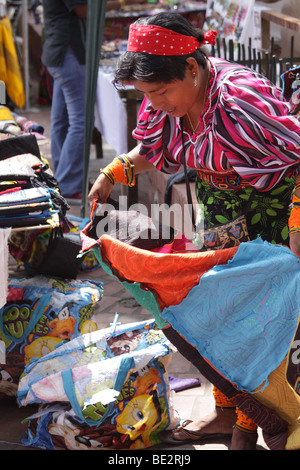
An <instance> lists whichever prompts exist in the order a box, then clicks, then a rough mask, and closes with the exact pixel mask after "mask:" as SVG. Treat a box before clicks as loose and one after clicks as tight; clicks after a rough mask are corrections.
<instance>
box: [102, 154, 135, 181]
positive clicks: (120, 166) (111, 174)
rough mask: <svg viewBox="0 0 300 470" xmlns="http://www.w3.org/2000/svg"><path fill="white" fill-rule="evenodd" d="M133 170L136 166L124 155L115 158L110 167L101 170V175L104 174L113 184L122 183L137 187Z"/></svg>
mask: <svg viewBox="0 0 300 470" xmlns="http://www.w3.org/2000/svg"><path fill="white" fill-rule="evenodd" d="M133 169H134V165H132V163H131V161H130V159H129V158H128V156H127V155H126V154H125V153H124V154H123V155H120V156H119V157H115V158H114V159H113V161H112V162H111V163H110V164H109V165H107V166H106V167H105V168H103V169H101V170H100V173H103V174H104V175H105V176H106V177H107V178H108V179H109V181H110V182H111V183H112V184H115V183H122V184H125V185H127V186H130V187H131V186H134V185H135V175H134V171H133Z"/></svg>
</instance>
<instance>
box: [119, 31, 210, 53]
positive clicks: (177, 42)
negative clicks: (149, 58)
mask: <svg viewBox="0 0 300 470" xmlns="http://www.w3.org/2000/svg"><path fill="white" fill-rule="evenodd" d="M216 35H217V32H216V31H212V30H211V31H208V32H207V33H204V34H203V36H204V40H203V41H202V42H201V43H200V42H199V41H198V39H197V38H195V37H193V36H186V35H184V34H180V33H176V32H175V31H172V30H170V29H167V28H163V27H161V26H155V25H152V24H151V25H138V24H132V25H130V27H129V36H128V44H127V51H128V52H144V53H146V54H154V55H187V54H192V53H193V52H195V51H196V50H197V49H198V48H199V47H200V46H201V45H202V44H212V45H214V44H215V38H216Z"/></svg>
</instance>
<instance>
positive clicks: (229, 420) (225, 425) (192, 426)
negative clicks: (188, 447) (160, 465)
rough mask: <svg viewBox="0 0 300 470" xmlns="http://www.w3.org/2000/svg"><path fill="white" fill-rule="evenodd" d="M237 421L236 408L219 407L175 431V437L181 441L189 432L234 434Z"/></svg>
mask: <svg viewBox="0 0 300 470" xmlns="http://www.w3.org/2000/svg"><path fill="white" fill-rule="evenodd" d="M235 422H236V413H235V408H219V407H216V408H215V410H214V411H213V412H212V413H211V414H209V415H208V416H205V417H204V418H202V419H201V420H199V421H191V422H190V423H188V424H187V425H186V426H184V429H182V430H181V429H180V428H179V429H178V431H174V432H173V438H174V439H176V440H178V441H180V440H186V439H187V432H189V431H191V434H192V433H193V432H196V433H199V434H201V433H203V434H207V435H209V434H227V435H228V434H232V432H233V427H234V425H235ZM191 440H192V436H191Z"/></svg>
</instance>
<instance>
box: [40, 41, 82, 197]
mask: <svg viewBox="0 0 300 470" xmlns="http://www.w3.org/2000/svg"><path fill="white" fill-rule="evenodd" d="M49 72H50V73H51V75H52V76H53V78H54V88H56V90H55V92H56V93H57V95H58V97H60V99H61V102H62V101H63V102H64V104H65V106H64V108H63V110H62V114H61V116H59V115H58V113H59V107H58V105H57V101H55V104H54V105H55V108H54V110H53V113H52V116H53V119H54V117H55V121H54V122H53V133H54V134H52V136H53V153H54V160H55V164H54V165H55V176H56V179H57V180H58V183H59V187H60V190H61V193H62V194H63V196H72V195H73V194H76V193H79V192H81V190H82V175H83V141H84V113H85V66H84V65H80V64H79V63H78V61H77V59H76V57H75V56H74V54H73V52H72V50H71V48H68V51H67V53H66V56H65V59H64V62H63V65H62V66H61V67H51V68H49ZM59 126H61V127H60V129H59ZM51 127H52V124H51ZM64 135H65V139H64V141H63V142H62V139H63V136H64ZM60 147H61V151H60V154H59V155H58V152H59V149H60Z"/></svg>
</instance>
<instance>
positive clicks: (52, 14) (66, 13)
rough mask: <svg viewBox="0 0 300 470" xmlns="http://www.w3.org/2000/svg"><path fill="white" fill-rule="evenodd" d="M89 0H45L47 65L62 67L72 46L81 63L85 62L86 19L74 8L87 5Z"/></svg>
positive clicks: (45, 59)
mask: <svg viewBox="0 0 300 470" xmlns="http://www.w3.org/2000/svg"><path fill="white" fill-rule="evenodd" d="M86 4H87V0H44V1H43V8H44V31H45V41H44V44H43V53H42V62H43V64H44V65H46V66H47V67H60V66H61V65H62V63H63V59H64V56H65V53H66V50H67V48H68V47H69V46H70V47H72V50H73V52H74V54H75V56H76V58H77V60H78V62H79V63H80V64H82V65H83V64H85V42H86V19H83V18H79V17H78V16H77V15H76V14H75V13H74V12H73V11H72V10H73V9H74V8H75V7H78V6H81V5H86Z"/></svg>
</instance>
